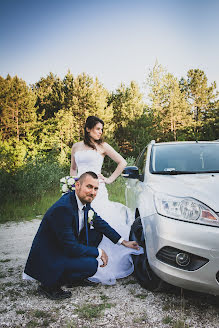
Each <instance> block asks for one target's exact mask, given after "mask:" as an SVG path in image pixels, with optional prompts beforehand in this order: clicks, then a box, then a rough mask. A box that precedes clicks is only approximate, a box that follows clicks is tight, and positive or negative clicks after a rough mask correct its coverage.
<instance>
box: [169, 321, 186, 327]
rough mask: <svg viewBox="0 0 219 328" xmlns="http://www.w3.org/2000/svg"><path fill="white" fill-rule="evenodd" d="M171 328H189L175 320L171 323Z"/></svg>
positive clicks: (183, 322) (182, 322)
mask: <svg viewBox="0 0 219 328" xmlns="http://www.w3.org/2000/svg"><path fill="white" fill-rule="evenodd" d="M172 328H189V326H188V325H187V324H186V323H185V321H184V320H175V321H173V324H172Z"/></svg>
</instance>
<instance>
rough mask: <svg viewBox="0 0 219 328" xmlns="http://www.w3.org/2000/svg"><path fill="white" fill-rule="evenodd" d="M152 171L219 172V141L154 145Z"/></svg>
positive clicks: (161, 172)
mask: <svg viewBox="0 0 219 328" xmlns="http://www.w3.org/2000/svg"><path fill="white" fill-rule="evenodd" d="M150 172H151V173H154V174H193V173H208V172H209V173H214V172H219V143H216V142H215V143H214V142H212V143H198V142H197V143H179V144H167V145H165V144H162V145H154V146H153V148H152V153H151V160H150Z"/></svg>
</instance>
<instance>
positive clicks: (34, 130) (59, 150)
mask: <svg viewBox="0 0 219 328" xmlns="http://www.w3.org/2000/svg"><path fill="white" fill-rule="evenodd" d="M146 90H147V93H146ZM89 115H96V116H99V117H100V118H101V119H103V120H104V122H105V126H104V137H105V140H106V141H108V142H109V143H110V144H111V145H113V146H114V147H115V148H116V149H117V150H119V151H120V152H121V153H122V154H123V155H124V156H125V157H128V156H133V157H136V156H137V155H138V153H139V152H140V150H141V149H142V148H143V147H144V146H145V145H146V144H147V143H148V142H149V141H150V140H152V139H155V140H156V141H172V140H215V139H218V138H219V100H218V91H217V86H216V83H215V82H214V83H212V84H211V85H209V84H208V80H207V77H206V74H205V73H204V71H202V70H199V69H191V70H189V71H188V72H187V76H186V77H185V78H181V79H180V80H178V79H177V78H176V77H174V76H173V75H172V74H170V73H168V72H167V71H166V70H165V69H164V68H163V67H162V66H161V65H159V64H158V63H156V64H155V66H154V67H153V69H152V70H151V71H150V73H149V74H148V76H147V78H146V81H145V92H142V91H140V88H139V86H138V84H137V83H136V82H135V81H133V82H131V83H130V85H128V86H125V85H124V84H121V85H120V87H119V88H118V89H116V90H115V91H113V92H109V91H108V90H107V89H106V88H104V86H103V85H102V84H101V83H100V81H99V80H98V79H97V78H96V79H93V78H92V77H90V76H89V75H87V74H85V73H83V74H80V75H78V76H76V77H74V76H73V75H72V74H71V72H70V71H69V72H68V73H67V74H66V75H65V77H64V78H63V79H61V78H59V77H58V76H56V75H54V74H53V73H50V74H49V75H48V76H46V77H42V78H41V79H40V80H39V81H38V82H36V83H35V84H33V85H31V86H28V85H27V84H26V82H25V81H23V80H22V79H20V78H19V77H17V76H14V77H11V76H9V75H8V76H7V77H6V78H3V77H0V138H1V145H0V169H1V170H4V171H7V172H13V171H16V170H17V169H18V168H19V167H22V166H23V165H25V164H26V163H27V162H28V161H30V160H32V159H35V158H45V159H46V158H48V157H51V156H52V157H53V159H55V160H57V162H59V163H61V164H65V163H69V160H70V153H71V146H72V144H73V143H74V142H77V141H79V140H81V139H82V137H83V125H84V122H85V119H86V118H87V116H89Z"/></svg>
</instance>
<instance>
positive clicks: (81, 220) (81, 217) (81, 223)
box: [75, 193, 124, 259]
mask: <svg viewBox="0 0 219 328" xmlns="http://www.w3.org/2000/svg"><path fill="white" fill-rule="evenodd" d="M75 197H76V200H77V203H78V218H79V233H80V232H81V230H82V229H83V227H84V211H83V207H84V206H85V205H84V204H82V202H81V201H80V199H79V198H78V196H77V194H76V193H75ZM123 240H124V238H122V237H121V238H120V239H119V240H118V242H117V244H119V245H121V243H122V242H123ZM98 252H99V255H98V257H97V259H100V258H101V256H102V249H101V248H98Z"/></svg>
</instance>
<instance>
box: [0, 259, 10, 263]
mask: <svg viewBox="0 0 219 328" xmlns="http://www.w3.org/2000/svg"><path fill="white" fill-rule="evenodd" d="M10 261H11V260H10V259H5V260H0V262H1V263H6V262H10Z"/></svg>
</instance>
